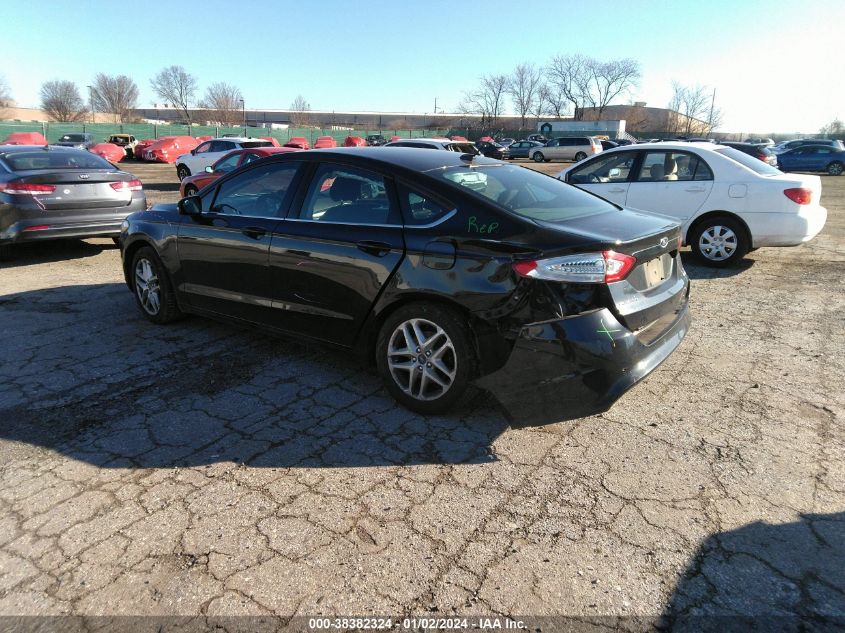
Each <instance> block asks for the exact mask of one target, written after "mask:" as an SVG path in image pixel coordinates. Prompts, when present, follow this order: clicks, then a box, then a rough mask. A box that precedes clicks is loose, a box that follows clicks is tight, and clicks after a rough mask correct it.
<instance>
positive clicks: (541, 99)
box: [531, 81, 552, 123]
mask: <svg viewBox="0 0 845 633" xmlns="http://www.w3.org/2000/svg"><path fill="white" fill-rule="evenodd" d="M551 109H552V105H551V99H550V97H549V86H548V85H547V84H545V83H543V82H542V81H541V82H540V83H539V84H538V85H537V98H536V99H534V106H533V107H532V108H531V114H532V115H533V116H534V121H535V123H538V122H539V121H540V118H541V117H542V116H543V115H544V114H546V113H547V112H549V111H550V110H551Z"/></svg>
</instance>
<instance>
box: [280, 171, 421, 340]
mask: <svg viewBox="0 0 845 633" xmlns="http://www.w3.org/2000/svg"><path fill="white" fill-rule="evenodd" d="M403 255H404V241H403V238H402V223H401V215H400V212H399V208H398V205H397V202H396V193H395V191H394V189H393V186H392V183H391V182H390V181H388V180H386V179H385V178H384V177H382V176H381V175H380V174H376V173H374V172H370V171H366V170H363V169H359V168H356V167H352V166H347V165H342V164H339V163H318V165H317V166H316V168H315V171H314V175H313V177H312V178H311V181H310V184H309V185H308V187H307V190H306V192H305V195H304V197H303V198H302V204H301V206H300V208H299V209H293V210H292V211H291V214H290V217H289V218H288V219H286V220H284V221H283V222H280V223H279V224H278V225H277V226H276V228H275V231H274V234H273V240H272V243H271V245H270V284H271V287H272V292H273V306H274V308H276V309H277V312H278V316H277V317H276V321H277V324H278V326H279V327H282V328H284V329H287V330H294V331H298V332H301V333H303V334H307V335H308V336H312V337H315V338H318V339H322V340H326V341H330V342H333V343H337V344H341V345H351V344H352V343H353V342H354V340H355V336H356V335H357V333H358V330H359V329H360V327H361V325H362V324H363V322H364V319H365V318H366V317H367V315H368V313H369V312H370V309H371V307H372V305H373V303H374V302H375V300H376V298H377V297H378V295H379V293H380V292H381V290H382V288H383V287H384V285H385V284H386V283H387V280H388V279H389V278H390V276H391V275H392V274H393V273H394V271H395V270H396V268H397V267H398V266H399V263H400V262H401V260H402V257H403Z"/></svg>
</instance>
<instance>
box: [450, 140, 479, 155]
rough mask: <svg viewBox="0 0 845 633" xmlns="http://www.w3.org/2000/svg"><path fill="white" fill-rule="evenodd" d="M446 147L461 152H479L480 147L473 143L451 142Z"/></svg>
mask: <svg viewBox="0 0 845 633" xmlns="http://www.w3.org/2000/svg"><path fill="white" fill-rule="evenodd" d="M446 149H448V150H449V151H452V152H460V153H461V154H478V149H476V147H475V145H473V144H472V143H449V144H447V145H446Z"/></svg>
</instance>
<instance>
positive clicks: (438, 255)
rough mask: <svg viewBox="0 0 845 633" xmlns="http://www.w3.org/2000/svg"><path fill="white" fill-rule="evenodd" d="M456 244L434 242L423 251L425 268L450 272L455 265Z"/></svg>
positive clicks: (449, 241) (444, 241)
mask: <svg viewBox="0 0 845 633" xmlns="http://www.w3.org/2000/svg"><path fill="white" fill-rule="evenodd" d="M455 255H456V250H455V244H454V242H452V241H451V240H432V241H431V242H429V243H428V244H426V245H425V250H423V266H425V267H426V268H431V269H432V270H449V269H450V268H452V267H453V266H454V265H455Z"/></svg>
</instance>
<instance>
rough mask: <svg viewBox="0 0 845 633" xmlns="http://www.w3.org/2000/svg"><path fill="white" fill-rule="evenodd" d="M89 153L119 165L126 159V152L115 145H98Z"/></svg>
mask: <svg viewBox="0 0 845 633" xmlns="http://www.w3.org/2000/svg"><path fill="white" fill-rule="evenodd" d="M88 151H89V152H91V153H92V154H96V155H97V156H99V157H100V158H105V159H106V160H107V161H109V162H110V163H119V162H120V161H122V160H123V159H124V158H126V150H124V149H123V148H122V147H121V146H120V145H115V144H114V143H97V144H96V145H94V146H93V147H92V148H91V149H89V150H88Z"/></svg>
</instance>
